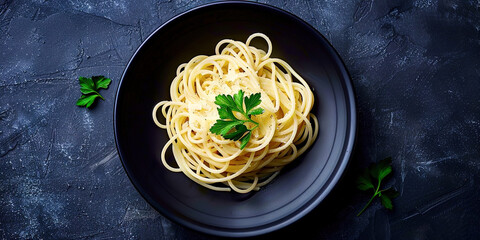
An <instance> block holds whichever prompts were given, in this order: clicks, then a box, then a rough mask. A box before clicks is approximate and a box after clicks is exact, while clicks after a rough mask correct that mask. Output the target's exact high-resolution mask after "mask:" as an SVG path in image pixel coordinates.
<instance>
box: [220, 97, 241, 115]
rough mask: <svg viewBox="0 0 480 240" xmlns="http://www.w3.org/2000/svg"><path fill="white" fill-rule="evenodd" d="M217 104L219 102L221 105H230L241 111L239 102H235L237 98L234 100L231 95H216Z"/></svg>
mask: <svg viewBox="0 0 480 240" xmlns="http://www.w3.org/2000/svg"><path fill="white" fill-rule="evenodd" d="M215 104H217V105H218V106H220V107H228V108H230V109H232V110H235V111H237V112H238V111H239V110H238V108H237V104H236V103H235V100H233V97H232V96H230V95H224V94H221V95H218V96H216V97H215Z"/></svg>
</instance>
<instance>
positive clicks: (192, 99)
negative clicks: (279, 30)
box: [152, 33, 318, 193]
mask: <svg viewBox="0 0 480 240" xmlns="http://www.w3.org/2000/svg"><path fill="white" fill-rule="evenodd" d="M256 37H260V38H263V39H264V40H265V41H266V42H267V45H268V50H267V52H265V51H264V50H262V49H257V48H255V47H253V46H251V45H250V43H251V41H252V39H254V38H256ZM224 45H225V47H223V48H222V46H224ZM271 53H272V43H271V41H270V39H269V38H268V37H267V36H266V35H264V34H262V33H255V34H252V35H250V36H249V37H248V39H247V41H246V42H245V43H243V42H241V41H234V40H231V39H224V40H221V41H220V42H219V43H218V44H217V45H216V48H215V55H212V56H205V55H199V56H196V57H194V58H192V59H191V60H190V61H189V62H188V63H184V64H181V65H180V66H179V67H178V68H177V76H176V77H175V78H174V79H173V82H172V84H171V87H170V96H171V99H172V100H171V101H161V102H159V103H158V104H157V105H156V106H155V107H154V109H153V113H152V115H153V120H154V122H155V124H156V125H157V126H159V127H160V128H163V129H166V130H167V133H168V136H169V137H170V140H169V141H168V142H167V143H166V144H165V146H164V147H163V149H162V152H161V161H162V163H163V165H164V166H165V167H166V168H167V169H168V170H170V171H172V172H183V173H184V174H185V175H186V176H187V177H188V178H190V179H191V180H193V181H195V182H196V183H198V184H200V185H202V186H204V187H206V188H209V189H212V190H216V191H231V190H234V191H236V192H239V193H247V192H250V191H252V190H256V191H257V190H259V189H260V187H262V186H264V185H266V184H267V183H269V182H270V181H272V179H274V178H275V177H276V176H277V175H278V173H279V171H280V170H281V169H282V168H283V167H284V166H285V165H287V164H288V163H290V162H291V161H293V160H294V159H295V158H297V157H298V156H299V155H301V154H302V153H303V152H305V151H306V150H307V149H308V147H310V146H311V145H312V144H313V142H314V140H315V139H316V137H317V135H318V121H317V119H316V117H315V116H314V115H313V114H312V113H310V111H311V109H312V107H313V104H314V97H313V93H312V91H311V90H310V87H309V86H308V84H307V82H305V80H304V79H303V78H302V77H301V76H300V75H298V74H297V73H296V72H295V70H293V69H292V67H290V65H288V63H286V62H285V61H283V60H281V59H278V58H270V55H271ZM294 80H295V81H294ZM239 90H243V91H244V92H245V95H246V96H248V95H251V94H254V93H261V104H260V105H259V106H260V107H261V108H263V109H264V113H263V114H260V115H257V116H252V118H253V119H254V120H255V121H256V122H257V123H259V125H258V127H257V128H256V129H255V130H253V131H252V134H251V138H250V140H249V142H248V144H247V146H246V147H245V148H244V149H241V148H240V143H239V142H238V141H232V140H227V139H224V138H223V137H222V136H219V135H216V134H213V133H211V132H210V131H209V129H210V127H211V126H212V125H213V124H214V123H215V121H216V120H217V119H219V115H218V113H217V105H216V104H215V103H214V102H215V97H216V96H217V95H220V94H233V93H236V92H238V91H239ZM158 110H161V113H162V115H163V117H164V118H165V119H166V122H165V124H162V123H160V122H159V121H158V119H157V111H158ZM170 146H171V147H172V152H173V155H174V157H175V161H176V164H177V166H171V165H170V164H168V163H167V161H166V157H165V154H166V151H167V149H168V148H169V147H170Z"/></svg>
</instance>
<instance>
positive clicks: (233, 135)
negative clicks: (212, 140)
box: [223, 124, 248, 141]
mask: <svg viewBox="0 0 480 240" xmlns="http://www.w3.org/2000/svg"><path fill="white" fill-rule="evenodd" d="M234 129H235V131H233V132H230V133H227V134H225V135H224V136H223V137H224V138H225V139H230V140H233V141H237V140H239V139H240V138H242V136H243V134H244V133H246V132H247V131H248V129H247V127H245V125H243V124H240V125H237V126H235V127H234Z"/></svg>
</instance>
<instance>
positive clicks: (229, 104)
mask: <svg viewBox="0 0 480 240" xmlns="http://www.w3.org/2000/svg"><path fill="white" fill-rule="evenodd" d="M244 95H245V93H244V92H243V91H242V90H239V91H238V93H236V94H234V95H233V96H231V95H224V94H220V95H218V96H216V97H215V104H217V105H218V106H219V108H217V111H218V116H219V117H220V119H218V120H217V121H216V122H215V123H214V124H213V125H212V127H210V132H211V133H213V134H217V135H220V136H222V137H223V138H225V139H229V140H233V141H238V140H240V141H241V144H240V149H244V148H245V146H247V143H248V142H249V141H250V138H251V136H252V131H253V130H254V129H255V128H257V127H258V123H257V122H255V121H253V120H252V118H251V116H252V115H259V114H262V113H263V109H262V108H256V109H254V107H256V106H258V105H259V104H260V103H261V100H260V97H261V95H260V93H256V94H252V95H251V96H250V97H244ZM244 104H245V108H246V109H245V110H244V109H243V105H244ZM233 111H235V112H238V113H240V114H241V115H242V116H243V118H244V119H245V120H241V119H239V118H237V117H236V116H235V114H234V113H233ZM237 115H238V114H237ZM247 122H249V123H253V124H255V126H254V127H253V128H252V129H248V128H247V126H246V125H244V124H245V123H247Z"/></svg>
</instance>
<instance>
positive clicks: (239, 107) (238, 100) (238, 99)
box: [233, 90, 243, 112]
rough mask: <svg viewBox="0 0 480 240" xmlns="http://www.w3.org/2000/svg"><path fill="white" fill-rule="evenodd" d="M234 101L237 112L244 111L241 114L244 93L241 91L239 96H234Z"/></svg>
mask: <svg viewBox="0 0 480 240" xmlns="http://www.w3.org/2000/svg"><path fill="white" fill-rule="evenodd" d="M233 99H234V100H235V105H236V106H237V110H242V111H241V112H243V91H242V90H239V91H238V93H237V94H233Z"/></svg>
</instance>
